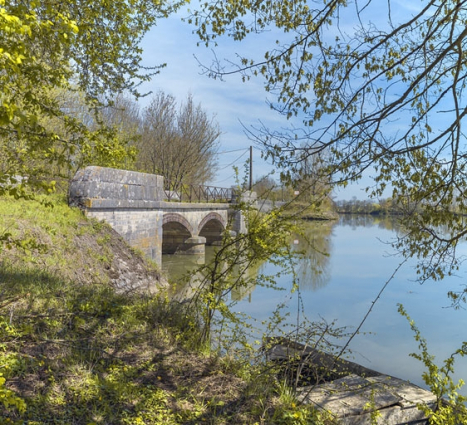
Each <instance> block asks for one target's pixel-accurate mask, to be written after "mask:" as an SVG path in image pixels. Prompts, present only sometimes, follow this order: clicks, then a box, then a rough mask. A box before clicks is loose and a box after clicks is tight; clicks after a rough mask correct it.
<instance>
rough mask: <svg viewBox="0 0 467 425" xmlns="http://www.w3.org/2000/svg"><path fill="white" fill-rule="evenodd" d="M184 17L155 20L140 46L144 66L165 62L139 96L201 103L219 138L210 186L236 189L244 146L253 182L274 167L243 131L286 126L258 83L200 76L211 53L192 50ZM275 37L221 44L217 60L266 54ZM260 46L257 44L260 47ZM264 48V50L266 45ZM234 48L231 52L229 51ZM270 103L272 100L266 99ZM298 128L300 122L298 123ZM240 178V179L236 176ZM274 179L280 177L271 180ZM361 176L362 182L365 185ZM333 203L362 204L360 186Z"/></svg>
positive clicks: (343, 191) (192, 40) (144, 101)
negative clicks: (354, 200) (166, 96)
mask: <svg viewBox="0 0 467 425" xmlns="http://www.w3.org/2000/svg"><path fill="white" fill-rule="evenodd" d="M181 15H183V13H179V14H177V15H172V16H170V17H169V18H167V19H161V20H159V22H158V24H157V26H156V27H154V28H153V29H152V30H151V31H150V32H149V33H148V34H147V35H146V37H145V39H144V40H143V42H142V48H143V52H144V53H143V64H144V65H145V66H155V65H160V64H162V63H166V64H167V66H166V67H165V68H163V69H162V70H161V72H160V74H158V75H156V76H154V77H153V79H152V80H151V82H149V83H145V84H144V85H143V86H142V87H141V91H142V92H157V91H158V90H162V91H164V92H165V93H166V94H171V95H173V96H175V98H176V100H177V101H178V102H179V103H180V102H183V101H185V100H186V97H187V95H188V94H191V95H192V96H193V100H194V103H195V104H201V106H202V108H203V110H204V111H205V112H206V113H207V115H208V116H209V117H214V119H215V120H216V121H217V123H218V124H219V126H220V129H221V132H222V135H221V138H220V147H219V155H218V171H217V174H216V178H215V179H214V180H213V181H211V182H209V184H211V185H214V186H219V187H230V186H232V185H235V172H234V171H233V168H232V167H233V165H236V166H238V167H239V169H240V171H242V170H243V166H244V164H245V161H246V160H247V159H248V157H249V147H250V146H251V145H253V146H254V149H253V180H257V179H259V178H261V177H262V176H264V175H266V174H269V173H271V172H274V171H275V170H274V167H273V166H272V165H271V164H270V163H267V162H266V161H264V160H263V159H262V158H261V151H260V149H259V147H258V146H256V145H254V143H253V142H252V141H251V140H249V139H248V137H247V135H246V134H245V128H249V129H251V128H252V127H255V126H256V127H259V126H260V123H263V124H264V125H266V126H267V127H270V128H274V129H278V128H283V127H288V126H289V125H290V122H287V121H286V120H285V118H284V117H281V116H280V115H279V114H278V113H277V112H274V111H272V110H271V109H270V107H269V105H268V103H267V93H266V92H265V90H264V88H263V85H262V80H261V79H259V78H256V79H255V78H252V79H251V80H249V81H247V82H242V80H241V76H240V75H231V76H228V77H226V78H225V81H220V80H214V79H211V78H209V77H208V76H206V75H203V73H202V68H201V67H200V66H199V63H200V62H201V63H203V64H205V65H210V64H211V62H212V59H213V52H212V51H211V50H210V49H208V48H206V47H204V45H202V46H200V47H197V41H198V39H197V36H196V35H195V34H192V31H193V27H192V26H190V25H189V24H187V23H184V22H182V21H181V19H180V17H181ZM275 39H276V37H275V36H274V34H273V33H271V34H266V35H265V34H263V35H262V36H261V39H255V38H254V37H253V36H252V37H251V38H247V40H246V41H242V42H241V43H237V44H235V46H234V45H233V44H234V43H233V42H231V41H226V42H225V41H223V44H222V45H223V46H225V49H224V50H216V54H217V56H218V58H219V59H226V58H234V55H233V53H234V52H236V51H242V52H245V51H246V52H248V54H250V53H252V52H255V51H265V50H266V49H267V48H268V47H269V46H272V45H273V44H272V43H274V41H275ZM259 43H261V44H259ZM268 45H269V46H268ZM232 47H233V48H232ZM149 99H150V97H146V98H144V99H142V100H141V101H140V103H141V106H143V107H144V106H145V105H146V104H147V103H148V102H149ZM271 100H273V98H271ZM297 124H298V125H299V123H297ZM241 177H243V174H242V175H241ZM272 177H273V178H275V179H276V180H278V178H279V173H278V172H276V173H275V174H274V175H272ZM369 181H370V180H369V176H365V177H364V179H363V181H362V183H363V184H365V183H369ZM334 196H335V198H336V199H351V198H352V197H354V196H355V197H357V198H358V199H366V198H367V196H366V194H365V192H364V191H363V185H362V184H360V185H357V184H352V185H349V186H348V187H347V188H346V189H341V190H339V192H334Z"/></svg>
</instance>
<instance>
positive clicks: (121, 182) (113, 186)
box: [69, 167, 165, 208]
mask: <svg viewBox="0 0 467 425" xmlns="http://www.w3.org/2000/svg"><path fill="white" fill-rule="evenodd" d="M164 196H165V194H164V178H163V177H162V176H157V175H154V174H147V173H138V172H135V171H126V170H117V169H114V168H105V167H86V168H83V169H82V170H79V171H78V172H77V173H76V175H75V177H74V178H73V180H72V182H71V185H70V194H69V198H70V205H72V206H79V207H84V208H117V207H119V208H155V207H157V206H159V204H160V202H162V201H163V200H164Z"/></svg>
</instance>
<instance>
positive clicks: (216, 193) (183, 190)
mask: <svg viewBox="0 0 467 425" xmlns="http://www.w3.org/2000/svg"><path fill="white" fill-rule="evenodd" d="M173 187H174V186H173V185H171V184H170V182H167V183H166V185H165V186H164V192H165V197H166V200H167V201H169V202H232V200H233V199H234V197H235V190H234V189H232V188H224V187H215V186H201V185H180V186H178V188H176V189H175V190H174V189H173Z"/></svg>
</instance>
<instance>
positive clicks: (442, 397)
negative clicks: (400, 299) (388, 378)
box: [398, 304, 467, 425]
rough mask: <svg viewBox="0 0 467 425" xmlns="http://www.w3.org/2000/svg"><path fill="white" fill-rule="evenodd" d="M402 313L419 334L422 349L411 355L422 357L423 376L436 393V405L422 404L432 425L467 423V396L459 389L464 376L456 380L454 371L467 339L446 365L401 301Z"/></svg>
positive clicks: (419, 346) (420, 358)
mask: <svg viewBox="0 0 467 425" xmlns="http://www.w3.org/2000/svg"><path fill="white" fill-rule="evenodd" d="M398 311H399V313H400V314H401V315H402V316H403V317H405V318H406V319H407V320H408V321H409V323H410V327H411V329H412V331H413V332H414V334H415V340H416V341H417V342H418V348H419V349H420V352H419V353H411V354H410V356H411V357H413V358H415V359H417V360H419V361H421V362H422V363H423V364H424V365H425V367H426V368H427V371H426V372H424V373H423V380H424V381H425V383H426V384H427V385H428V386H429V387H430V390H431V392H432V393H433V394H434V395H435V396H436V404H435V406H434V408H430V407H429V406H427V405H425V404H421V405H419V406H418V408H419V409H421V410H422V411H423V412H424V413H425V415H426V416H427V417H428V418H429V423H430V424H432V425H459V424H465V423H467V407H466V405H465V403H466V402H467V397H465V396H463V395H461V394H459V393H458V390H459V389H460V388H461V387H462V386H463V385H464V381H463V380H462V379H460V380H459V381H458V382H457V383H454V381H453V379H452V374H453V373H454V361H455V358H456V356H461V357H464V356H465V355H466V354H467V343H466V342H464V343H463V345H462V348H459V349H458V350H456V351H455V352H454V353H453V354H451V355H450V356H449V357H448V358H447V359H445V360H444V362H443V363H444V364H443V366H441V367H439V366H437V365H436V364H435V362H434V360H435V357H434V356H433V355H431V354H430V353H429V352H428V345H427V342H426V340H425V338H423V337H422V336H421V334H420V331H419V329H418V328H417V326H416V325H415V322H414V321H413V320H412V319H411V318H410V316H409V315H408V314H407V312H406V311H405V309H404V307H403V306H402V304H399V308H398Z"/></svg>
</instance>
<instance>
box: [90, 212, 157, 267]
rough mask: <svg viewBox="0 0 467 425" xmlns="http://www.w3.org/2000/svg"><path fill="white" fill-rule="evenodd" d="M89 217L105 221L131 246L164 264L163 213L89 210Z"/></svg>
mask: <svg viewBox="0 0 467 425" xmlns="http://www.w3.org/2000/svg"><path fill="white" fill-rule="evenodd" d="M86 215H87V216H88V217H93V218H96V219H97V220H104V221H105V222H107V223H108V224H110V226H111V227H112V228H113V229H114V230H115V231H116V232H117V233H119V234H120V235H121V236H122V237H123V239H125V240H126V241H127V242H128V244H129V245H130V246H132V247H133V248H137V249H139V250H141V251H142V252H143V253H144V254H145V255H146V256H147V257H148V258H150V259H152V260H153V261H155V262H156V263H157V264H161V263H162V218H163V213H162V211H158V210H137V209H136V210H135V209H131V210H129V209H115V210H109V209H106V210H87V211H86Z"/></svg>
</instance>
